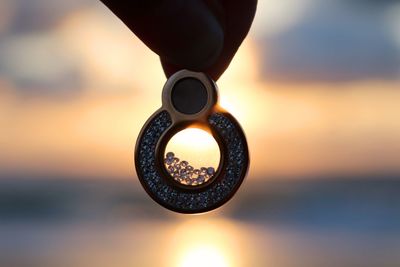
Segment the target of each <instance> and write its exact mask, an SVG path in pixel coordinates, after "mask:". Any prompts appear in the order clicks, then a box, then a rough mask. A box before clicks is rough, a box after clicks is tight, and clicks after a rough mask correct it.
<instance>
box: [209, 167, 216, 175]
mask: <svg viewBox="0 0 400 267" xmlns="http://www.w3.org/2000/svg"><path fill="white" fill-rule="evenodd" d="M214 172H215V170H214V168H213V167H208V168H207V174H208V175H210V176H211V175H213V174H214Z"/></svg>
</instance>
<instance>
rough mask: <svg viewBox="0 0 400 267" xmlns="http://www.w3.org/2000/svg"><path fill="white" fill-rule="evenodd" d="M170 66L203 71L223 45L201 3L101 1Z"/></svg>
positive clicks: (191, 0)
mask: <svg viewBox="0 0 400 267" xmlns="http://www.w3.org/2000/svg"><path fill="white" fill-rule="evenodd" d="M101 1H102V2H103V3H104V4H105V5H106V6H107V7H109V8H110V9H111V10H112V11H113V12H114V13H115V14H116V15H117V16H118V17H119V18H120V19H121V20H122V21H123V22H124V23H125V24H126V25H127V26H128V27H129V28H130V29H131V30H132V31H133V32H134V33H135V34H136V35H137V36H138V37H139V38H140V39H141V40H142V41H143V42H144V43H145V44H146V45H147V46H148V47H149V48H150V49H151V50H153V51H154V52H155V53H157V54H158V55H159V56H160V57H161V58H163V59H164V60H165V61H167V62H169V63H170V64H173V65H177V66H184V67H185V68H191V69H199V68H202V69H205V68H207V67H209V66H210V65H211V64H213V63H214V62H215V60H216V59H217V58H218V56H219V54H220V52H221V50H222V46H223V38H224V36H223V30H222V27H221V25H220V24H219V23H218V20H217V19H216V17H215V16H213V15H212V14H210V11H209V9H208V7H207V5H206V4H205V3H204V2H203V1H201V0H169V1H162V0H131V1H127V0H101Z"/></svg>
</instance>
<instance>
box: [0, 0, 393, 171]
mask: <svg viewBox="0 0 400 267" xmlns="http://www.w3.org/2000/svg"><path fill="white" fill-rule="evenodd" d="M50 2H53V1H50ZM57 2H59V3H61V1H57ZM260 2H262V3H260V6H259V11H258V13H257V15H256V19H255V24H254V27H253V29H252V31H251V32H250V35H249V37H248V38H247V39H246V41H245V42H244V43H243V45H242V47H241V48H240V50H239V52H238V54H237V56H236V57H235V58H234V60H233V62H232V64H231V66H230V67H229V69H228V70H227V71H226V73H225V74H224V75H223V76H222V78H221V79H220V80H219V81H218V86H219V89H220V91H219V92H220V100H221V105H222V106H223V107H225V108H226V109H228V110H229V111H230V112H231V113H232V114H233V115H235V116H236V118H237V119H238V120H239V121H240V122H241V124H242V126H243V128H244V130H245V133H246V135H247V138H248V142H249V146H250V155H251V167H250V177H251V179H253V178H255V179H257V178H261V179H268V178H275V177H281V178H289V179H291V178H299V177H310V176H311V177H314V176H319V175H324V176H329V175H337V174H339V175H343V174H344V175H368V174H377V173H399V172H400V119H399V116H400V104H399V101H400V26H399V25H400V5H398V4H397V5H396V4H393V6H389V4H387V5H388V6H384V5H382V6H379V8H378V7H376V6H373V4H371V6H370V7H367V9H368V10H367V11H363V10H360V9H358V8H357V3H356V2H357V1H354V3H353V4H354V5H355V6H354V7H352V8H346V12H342V11H343V7H342V5H345V4H344V3H343V2H342V1H336V4H334V3H333V2H332V1H327V3H325V4H323V3H322V2H324V1H322V2H321V1H316V0H314V1H313V0H307V1H306V0H303V1H294V0H291V1H289V0H286V1H282V4H276V5H275V2H274V1H260ZM328 2H329V3H328ZM331 2H332V3H331ZM388 2H390V1H388ZM21 3H25V2H24V1H22V0H20V1H12V0H6V1H2V3H1V4H0V17H1V20H0V148H1V149H0V176H6V175H23V176H25V177H29V176H31V177H41V176H46V177H54V178H56V177H57V176H59V177H71V178H82V177H85V178H86V177H101V178H129V177H134V176H135V172H134V166H133V148H134V144H135V141H136V137H137V135H138V133H139V130H140V128H141V127H142V125H143V123H144V122H145V120H146V119H147V118H148V117H149V116H150V115H151V114H152V113H153V112H154V111H155V110H156V109H158V108H159V106H160V105H161V89H162V86H163V84H164V82H165V80H166V79H165V77H164V75H163V72H162V69H161V67H160V63H159V60H158V57H157V56H156V55H155V54H154V53H153V52H151V51H150V50H149V49H148V48H147V47H146V46H144V45H143V44H142V43H141V42H140V41H139V40H138V39H137V38H136V37H135V36H134V35H133V34H132V33H131V32H130V31H129V30H128V29H127V28H126V26H125V25H124V24H123V23H122V22H120V21H119V20H118V19H117V18H116V17H115V16H114V15H113V14H112V13H111V12H110V11H108V10H107V9H106V8H105V7H104V6H103V5H102V4H101V3H99V2H95V1H83V3H80V2H79V1H72V2H71V3H70V4H63V5H60V6H57V8H55V9H54V8H53V9H52V7H51V6H48V5H46V4H49V1H45V0H35V1H32V3H31V2H29V3H30V4H29V5H26V6H28V7H26V6H25V9H24V8H22V6H23V5H22V4H21ZM272 3H274V4H272ZM25 4H26V3H25ZM49 5H50V4H49ZM39 6H41V7H44V8H43V9H40V8H38V7H39ZM45 7H48V9H49V10H47V11H46V8H45ZM26 9H28V11H29V10H30V12H31V13H32V15H31V16H28V15H26V16H24V17H22V19H21V20H20V21H19V20H17V19H16V18H17V17H18V18H21V14H29V12H28V11H27V10H26ZM52 11H53V12H52ZM328 11H329V12H328ZM372 11H373V12H372ZM27 12H28V13H27ZM324 12H325V13H326V14H330V15H326V16H324V15H323V14H325V13H324ZM6 14H7V16H6ZM38 14H42V16H37V15H38ZM338 14H340V16H343V19H342V20H338V19H336V20H335V21H338V22H335V23H336V24H335V23H332V22H333V20H332V19H331V18H332V17H335V16H337V15H338ZM336 18H337V17H336ZM371 18H374V20H373V21H374V22H375V23H373V24H372V23H370V21H372V19H371ZM24 20H26V21H24ZM317 22H318V23H317ZM371 29H372V30H371ZM327 32H328V33H329V34H328V33H327ZM322 33H323V34H322ZM327 44H329V45H330V46H329V45H327Z"/></svg>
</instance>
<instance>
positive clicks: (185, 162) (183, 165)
mask: <svg viewBox="0 0 400 267" xmlns="http://www.w3.org/2000/svg"><path fill="white" fill-rule="evenodd" d="M188 164H189V163H188V162H187V161H186V160H182V162H181V166H182V168H185V167H186V166H187V165H188Z"/></svg>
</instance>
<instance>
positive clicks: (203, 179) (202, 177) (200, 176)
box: [197, 175, 205, 184]
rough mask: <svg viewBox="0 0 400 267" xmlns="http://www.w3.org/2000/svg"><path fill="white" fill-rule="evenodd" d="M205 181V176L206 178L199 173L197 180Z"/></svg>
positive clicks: (199, 181)
mask: <svg viewBox="0 0 400 267" xmlns="http://www.w3.org/2000/svg"><path fill="white" fill-rule="evenodd" d="M204 181H205V178H204V176H203V175H199V177H197V182H198V183H199V184H201V183H204Z"/></svg>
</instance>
